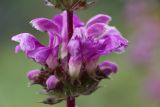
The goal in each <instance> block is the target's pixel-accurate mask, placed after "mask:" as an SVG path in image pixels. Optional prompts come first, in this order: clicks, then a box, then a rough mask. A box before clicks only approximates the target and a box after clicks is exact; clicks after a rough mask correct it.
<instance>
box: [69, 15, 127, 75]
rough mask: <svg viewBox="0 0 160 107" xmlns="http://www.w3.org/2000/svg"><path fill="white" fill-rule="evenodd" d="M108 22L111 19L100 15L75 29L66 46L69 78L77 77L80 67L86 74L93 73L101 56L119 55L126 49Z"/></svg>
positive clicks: (124, 43)
mask: <svg viewBox="0 0 160 107" xmlns="http://www.w3.org/2000/svg"><path fill="white" fill-rule="evenodd" d="M110 20H111V17H109V16H107V15H103V14H100V15H97V16H95V17H93V18H91V19H90V20H89V21H88V22H87V24H86V25H85V26H83V27H78V28H76V29H75V31H74V33H73V36H72V38H71V40H70V41H69V44H68V47H69V52H70V55H71V58H70V60H69V73H70V75H71V76H78V75H79V74H80V73H81V71H80V70H81V68H82V66H85V68H86V69H87V72H88V73H95V70H96V68H97V66H98V59H99V58H100V57H101V56H103V55H108V54H110V53H112V52H116V53H121V52H123V51H124V49H125V48H126V47H127V44H128V41H127V40H126V39H125V38H123V37H122V35H121V33H120V32H119V31H118V30H117V29H116V28H115V27H112V26H109V25H108V23H109V21H110Z"/></svg>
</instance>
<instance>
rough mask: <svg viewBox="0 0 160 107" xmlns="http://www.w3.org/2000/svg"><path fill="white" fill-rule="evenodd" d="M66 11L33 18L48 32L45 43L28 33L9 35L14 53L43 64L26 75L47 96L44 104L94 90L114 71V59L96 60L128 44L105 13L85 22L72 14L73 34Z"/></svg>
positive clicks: (119, 51) (36, 26) (87, 93)
mask: <svg viewBox="0 0 160 107" xmlns="http://www.w3.org/2000/svg"><path fill="white" fill-rule="evenodd" d="M67 15H68V14H67V11H64V12H62V13H60V14H58V15H56V16H54V17H53V18H52V19H48V18H36V19H33V20H32V21H31V22H30V23H31V24H32V26H33V27H34V28H36V29H37V30H39V31H41V32H45V33H47V34H48V38H49V43H48V45H43V44H41V43H40V42H39V41H38V40H37V39H36V38H35V37H34V36H33V35H32V34H29V33H21V34H18V35H16V36H13V37H12V40H13V41H16V42H18V43H19V44H18V45H17V46H16V49H15V51H16V53H18V52H19V51H23V52H24V53H25V54H26V56H27V57H28V58H29V59H32V60H34V61H35V62H36V63H39V64H41V65H42V68H41V69H40V70H32V71H30V72H29V73H28V74H27V77H28V79H29V80H31V82H33V83H32V84H39V85H41V86H42V87H43V89H44V91H43V92H44V93H45V94H47V95H49V96H50V97H49V98H48V99H46V100H45V101H43V103H45V104H55V103H58V102H61V101H62V100H64V99H67V97H69V98H71V99H72V98H74V97H78V96H80V95H89V94H91V93H93V92H94V91H96V90H97V89H98V87H99V86H98V84H99V83H100V81H101V80H102V79H105V78H108V77H109V76H110V74H112V73H116V72H117V65H116V64H115V63H112V62H111V61H104V62H101V63H99V58H100V57H101V56H105V55H109V54H111V53H113V52H115V53H122V52H124V50H125V48H126V47H127V45H128V41H127V39H125V38H124V37H123V36H122V35H121V33H120V32H119V31H118V29H117V28H116V27H113V26H109V22H110V21H111V17H110V16H108V15H104V14H99V15H96V16H94V17H93V18H91V19H90V20H89V21H88V22H87V23H86V24H85V23H84V22H82V21H81V20H80V18H79V17H78V16H77V15H75V14H73V25H72V26H73V35H70V34H72V32H69V29H68V27H69V25H68V23H66V22H67V20H68V19H67Z"/></svg>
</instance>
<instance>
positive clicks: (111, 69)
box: [99, 61, 117, 76]
mask: <svg viewBox="0 0 160 107" xmlns="http://www.w3.org/2000/svg"><path fill="white" fill-rule="evenodd" d="M99 68H100V70H101V71H102V72H104V74H105V75H106V76H109V75H110V74H111V73H116V72H117V64H115V63H113V62H110V61H104V62H102V63H101V64H99Z"/></svg>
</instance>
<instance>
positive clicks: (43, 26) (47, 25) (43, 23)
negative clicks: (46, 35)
mask: <svg viewBox="0 0 160 107" xmlns="http://www.w3.org/2000/svg"><path fill="white" fill-rule="evenodd" d="M30 23H31V24H32V25H33V27H34V28H36V29H37V30H39V31H41V32H47V31H52V32H55V33H58V32H59V29H58V26H57V25H56V24H55V23H54V22H53V21H52V20H50V19H47V18H37V19H34V20H32V21H31V22H30Z"/></svg>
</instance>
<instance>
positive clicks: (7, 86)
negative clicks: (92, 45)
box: [0, 0, 160, 107]
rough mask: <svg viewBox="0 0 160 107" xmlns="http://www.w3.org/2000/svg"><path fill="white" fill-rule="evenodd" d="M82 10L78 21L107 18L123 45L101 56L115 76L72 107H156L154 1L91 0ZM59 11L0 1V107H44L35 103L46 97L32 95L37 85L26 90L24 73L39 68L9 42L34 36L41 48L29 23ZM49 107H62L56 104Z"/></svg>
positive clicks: (18, 0) (158, 11) (38, 0)
mask: <svg viewBox="0 0 160 107" xmlns="http://www.w3.org/2000/svg"><path fill="white" fill-rule="evenodd" d="M95 2H96V3H95V4H93V5H92V6H90V7H89V8H88V9H85V10H81V11H78V12H77V14H78V15H80V16H81V18H82V20H84V21H87V20H88V19H89V18H90V17H92V16H94V15H96V14H99V13H104V14H109V15H111V16H112V18H113V20H112V22H111V23H110V24H111V25H113V26H116V27H117V28H118V29H119V30H120V31H121V32H122V34H123V35H124V37H126V38H127V39H128V40H129V47H128V49H127V50H126V52H125V53H123V54H121V55H117V54H112V55H109V56H106V57H103V58H102V59H101V60H104V59H108V60H112V61H114V62H117V64H118V65H119V72H118V73H117V74H116V75H112V77H111V79H110V80H103V81H102V82H101V84H100V85H101V86H102V88H100V89H99V90H97V91H96V92H95V93H94V94H92V95H90V96H80V97H79V98H77V105H78V107H160V63H159V61H160V56H159V55H160V1H159V0H95ZM56 13H59V11H57V10H55V9H52V8H48V7H46V6H44V4H43V2H42V0H0V107H49V105H44V104H41V103H38V102H40V101H41V100H43V99H44V98H46V97H47V96H45V95H40V94H38V93H37V92H38V91H39V90H40V87H39V86H33V87H28V85H27V84H28V82H29V81H28V80H27V78H26V73H27V72H28V71H29V70H31V69H35V68H40V66H39V65H37V64H35V63H34V62H32V61H30V60H27V58H26V57H25V55H24V54H23V53H20V54H15V53H14V47H15V45H16V43H14V42H12V41H11V37H12V36H13V35H15V34H18V33H21V32H30V33H32V34H34V35H36V37H37V38H39V39H40V40H41V41H42V42H43V43H47V36H46V34H45V33H41V32H38V31H36V30H35V29H33V28H32V27H31V25H30V24H29V22H30V20H32V19H33V18H37V17H48V18H51V17H52V16H53V15H54V14H56ZM53 107H65V102H62V103H60V104H57V105H53Z"/></svg>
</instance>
